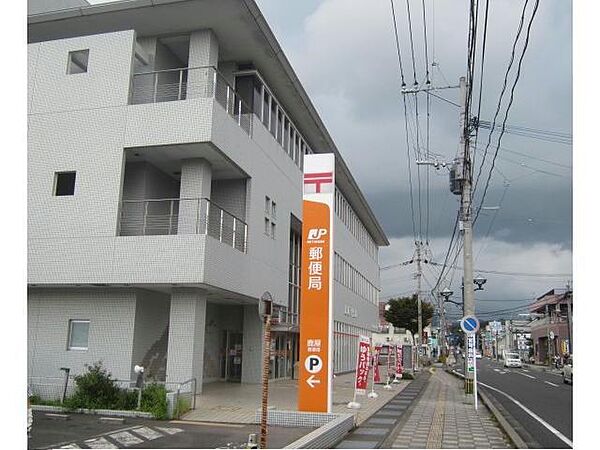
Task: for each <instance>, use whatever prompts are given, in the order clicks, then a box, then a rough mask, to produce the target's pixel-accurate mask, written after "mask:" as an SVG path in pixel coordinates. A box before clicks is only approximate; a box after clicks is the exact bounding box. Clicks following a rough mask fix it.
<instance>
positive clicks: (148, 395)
mask: <svg viewBox="0 0 600 450" xmlns="http://www.w3.org/2000/svg"><path fill="white" fill-rule="evenodd" d="M141 410H142V411H145V412H149V413H151V414H152V415H153V416H154V418H156V419H167V418H168V416H167V390H166V389H165V387H164V386H162V385H160V384H156V383H152V384H148V385H146V386H145V387H144V390H143V391H142V405H141Z"/></svg>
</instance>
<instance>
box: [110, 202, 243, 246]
mask: <svg viewBox="0 0 600 450" xmlns="http://www.w3.org/2000/svg"><path fill="white" fill-rule="evenodd" d="M171 234H207V235H209V236H212V237H213V238H215V239H218V240H219V242H222V243H224V244H227V245H229V246H231V247H233V248H235V249H237V250H239V251H241V252H244V253H245V252H246V244H247V240H248V225H247V224H246V222H244V221H243V220H241V219H239V218H237V217H236V216H234V215H233V214H231V213H229V212H227V211H226V210H224V209H223V208H221V207H220V206H218V205H217V204H215V203H213V202H211V201H210V200H209V199H207V198H171V199H148V200H123V202H122V203H121V217H120V220H119V235H120V236H151V235H152V236H154V235H171Z"/></svg>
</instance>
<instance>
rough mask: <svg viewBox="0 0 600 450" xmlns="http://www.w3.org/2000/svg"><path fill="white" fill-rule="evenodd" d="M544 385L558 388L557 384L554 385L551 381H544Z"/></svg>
mask: <svg viewBox="0 0 600 450" xmlns="http://www.w3.org/2000/svg"><path fill="white" fill-rule="evenodd" d="M544 383H546V384H549V385H550V386H554V387H558V384H554V383H552V382H551V381H544Z"/></svg>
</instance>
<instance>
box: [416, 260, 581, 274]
mask: <svg viewBox="0 0 600 450" xmlns="http://www.w3.org/2000/svg"><path fill="white" fill-rule="evenodd" d="M428 264H433V265H434V266H442V264H440V263H438V262H435V261H429V263H428ZM456 268H457V269H463V268H462V267H460V266H456ZM475 272H477V273H489V274H493V275H509V276H520V277H540V278H564V277H570V276H572V274H570V273H531V272H503V271H500V270H485V269H476V270H475Z"/></svg>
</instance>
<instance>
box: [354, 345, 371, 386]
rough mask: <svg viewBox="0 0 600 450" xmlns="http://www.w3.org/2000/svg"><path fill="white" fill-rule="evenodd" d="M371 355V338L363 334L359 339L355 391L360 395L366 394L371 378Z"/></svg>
mask: <svg viewBox="0 0 600 450" xmlns="http://www.w3.org/2000/svg"><path fill="white" fill-rule="evenodd" d="M370 356H371V344H370V342H369V338H368V337H366V336H361V337H360V339H359V341H358V356H357V358H356V379H355V383H354V391H355V393H356V394H358V395H365V394H366V392H367V383H368V380H369V359H370Z"/></svg>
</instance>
